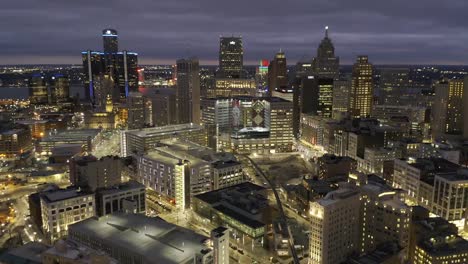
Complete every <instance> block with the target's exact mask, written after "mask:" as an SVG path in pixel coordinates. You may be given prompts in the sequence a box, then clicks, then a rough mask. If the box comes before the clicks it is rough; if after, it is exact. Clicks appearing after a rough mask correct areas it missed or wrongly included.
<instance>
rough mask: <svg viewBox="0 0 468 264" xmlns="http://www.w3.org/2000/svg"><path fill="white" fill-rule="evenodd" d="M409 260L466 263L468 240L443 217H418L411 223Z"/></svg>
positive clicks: (416, 263) (439, 263)
mask: <svg viewBox="0 0 468 264" xmlns="http://www.w3.org/2000/svg"><path fill="white" fill-rule="evenodd" d="M408 261H409V262H410V263H415V264H423V263H431V264H432V263H433V264H443V263H466V262H467V261H468V241H466V240H465V239H463V238H462V237H460V236H459V235H458V232H457V228H456V226H455V225H453V224H451V223H449V222H448V221H447V220H445V219H443V218H441V217H435V218H429V217H427V218H425V219H416V220H414V221H413V223H412V224H411V233H410V244H409V247H408Z"/></svg>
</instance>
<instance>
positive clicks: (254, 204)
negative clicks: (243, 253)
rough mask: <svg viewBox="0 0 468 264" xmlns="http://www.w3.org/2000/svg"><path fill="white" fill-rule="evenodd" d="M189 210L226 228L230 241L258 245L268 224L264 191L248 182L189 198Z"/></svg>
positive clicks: (268, 215) (266, 200)
mask: <svg viewBox="0 0 468 264" xmlns="http://www.w3.org/2000/svg"><path fill="white" fill-rule="evenodd" d="M192 209H193V211H194V212H195V213H197V214H198V215H200V216H201V217H202V218H205V219H206V220H208V221H210V222H211V223H212V224H214V225H219V226H229V227H230V231H231V232H232V234H233V236H234V237H239V238H244V239H246V242H245V243H246V244H248V243H249V242H251V241H249V240H253V241H252V242H251V243H252V245H254V246H255V245H257V243H261V242H262V241H263V239H264V236H265V235H266V233H267V232H268V225H269V224H271V223H272V222H271V221H272V219H271V210H272V208H271V207H270V206H269V205H268V199H267V193H266V189H265V188H264V187H262V186H258V185H255V184H253V183H250V182H245V183H241V184H238V185H234V186H231V187H228V188H224V189H220V190H215V191H211V192H207V193H203V194H199V195H196V196H194V197H193V203H192Z"/></svg>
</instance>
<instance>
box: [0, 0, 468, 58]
mask: <svg viewBox="0 0 468 264" xmlns="http://www.w3.org/2000/svg"><path fill="white" fill-rule="evenodd" d="M467 10H468V1H467V0H230V1H226V0H5V1H2V4H1V7H0V64H23V63H30V64H35V63H43V64H53V63H76V64H79V63H81V57H80V51H82V50H87V49H92V50H101V49H102V39H101V36H100V35H101V30H102V29H103V28H106V27H111V28H115V29H117V30H118V32H119V41H120V48H121V49H127V50H132V51H136V52H138V53H139V56H140V63H141V64H167V63H173V62H174V61H175V59H177V58H180V57H184V56H192V55H194V56H198V57H199V58H200V59H201V62H202V63H203V64H210V63H216V61H217V53H218V38H219V36H220V35H232V34H234V35H242V37H243V40H244V50H245V60H246V63H252V64H253V63H254V62H255V61H257V60H259V59H261V58H269V59H270V58H272V57H273V55H274V53H275V52H276V51H277V50H279V49H280V48H281V49H283V50H284V51H285V52H286V56H287V58H288V63H289V64H294V63H295V62H296V61H298V60H299V59H301V58H302V57H312V56H313V54H314V53H315V52H316V47H317V45H318V43H319V41H320V40H321V38H322V37H323V30H324V27H325V26H326V25H328V26H329V27H330V31H331V32H330V36H331V38H332V39H333V42H334V44H335V48H336V53H337V55H339V56H340V57H341V60H342V62H343V63H345V64H349V63H351V62H352V61H353V60H354V57H355V56H356V55H358V54H367V55H369V57H370V60H371V61H372V62H374V63H375V64H464V65H466V64H468V15H467V14H466V11H467Z"/></svg>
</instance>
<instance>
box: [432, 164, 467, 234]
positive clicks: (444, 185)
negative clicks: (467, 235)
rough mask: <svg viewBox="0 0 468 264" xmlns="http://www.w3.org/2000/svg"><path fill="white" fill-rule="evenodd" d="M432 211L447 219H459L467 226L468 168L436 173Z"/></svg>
mask: <svg viewBox="0 0 468 264" xmlns="http://www.w3.org/2000/svg"><path fill="white" fill-rule="evenodd" d="M431 211H432V213H434V214H436V215H438V216H441V217H443V218H444V219H446V220H447V221H458V222H460V223H459V224H458V226H459V227H461V228H464V227H465V224H466V223H465V221H466V219H465V218H466V217H467V215H468V170H467V169H459V170H457V171H455V172H448V173H436V174H435V177H434V192H433V197H432V210H431Z"/></svg>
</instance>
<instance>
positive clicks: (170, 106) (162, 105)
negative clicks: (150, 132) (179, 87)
mask: <svg viewBox="0 0 468 264" xmlns="http://www.w3.org/2000/svg"><path fill="white" fill-rule="evenodd" d="M147 96H148V98H149V100H150V101H151V107H152V112H153V116H152V122H153V124H154V125H155V126H158V127H161V126H167V125H174V124H177V116H176V91H175V89H174V88H169V87H168V88H158V89H156V90H155V92H154V93H152V94H149V95H147Z"/></svg>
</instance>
